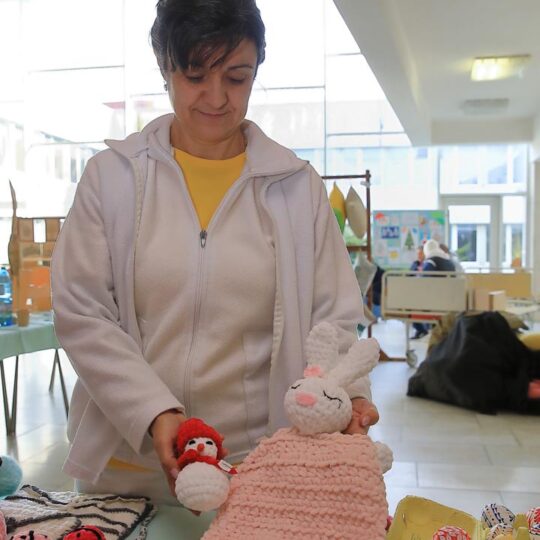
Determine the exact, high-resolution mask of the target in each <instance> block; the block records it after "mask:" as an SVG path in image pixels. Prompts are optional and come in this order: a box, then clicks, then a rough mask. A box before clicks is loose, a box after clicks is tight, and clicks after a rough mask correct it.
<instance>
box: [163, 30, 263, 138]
mask: <svg viewBox="0 0 540 540" xmlns="http://www.w3.org/2000/svg"><path fill="white" fill-rule="evenodd" d="M216 58H219V55H216ZM214 62H215V58H211V59H210V60H209V61H208V62H207V65H205V66H203V67H190V68H188V69H187V70H186V71H181V70H180V69H176V70H175V71H169V72H168V73H167V85H168V90H169V98H170V100H171V104H172V106H173V109H174V112H175V116H176V118H175V122H174V123H173V130H172V135H173V139H174V136H175V135H176V136H179V137H180V138H181V139H185V138H187V139H188V140H189V141H192V142H199V143H203V144H219V143H220V142H223V141H225V140H227V139H229V138H231V137H232V136H234V135H236V134H237V132H238V130H239V129H240V124H241V123H242V121H243V120H244V118H245V115H246V111H247V107H248V102H249V96H250V94H251V88H252V86H253V80H254V78H255V71H256V68H257V49H256V47H255V45H254V43H253V42H252V41H249V40H246V39H245V40H243V41H241V42H240V44H239V45H238V47H237V48H236V49H234V50H233V51H232V52H231V53H230V54H229V55H228V56H227V57H226V58H225V60H224V61H222V62H218V63H217V64H216V65H212V64H213V63H214ZM172 142H173V144H174V142H175V141H174V140H173V141H172Z"/></svg>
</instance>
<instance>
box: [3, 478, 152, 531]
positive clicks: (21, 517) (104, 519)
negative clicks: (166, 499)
mask: <svg viewBox="0 0 540 540" xmlns="http://www.w3.org/2000/svg"><path fill="white" fill-rule="evenodd" d="M0 510H1V511H2V512H3V513H4V516H5V518H6V525H7V532H8V535H15V534H17V533H20V532H23V531H27V530H28V529H34V530H36V531H39V532H40V533H42V534H46V535H47V536H49V538H51V540H62V538H63V537H64V536H65V535H66V534H68V533H69V532H71V531H74V530H75V529H77V528H79V527H82V526H84V525H95V526H97V527H99V528H100V529H101V530H102V531H103V533H104V534H105V537H106V538H107V540H125V539H126V538H127V537H128V536H129V535H130V534H131V533H132V532H133V531H134V530H135V528H136V527H137V526H138V525H141V528H140V532H139V535H138V536H137V540H145V538H146V529H147V527H146V525H147V524H148V523H149V522H150V520H151V519H152V518H153V517H154V515H155V512H156V508H155V507H154V505H153V504H152V503H151V502H150V501H149V500H148V499H147V498H145V497H131V498H130V497H121V496H119V495H81V494H79V493H75V492H72V491H62V492H47V491H44V490H42V489H39V488H37V487H35V486H29V485H25V486H23V487H22V488H21V489H20V490H19V491H18V492H17V493H15V494H14V495H11V496H10V497H6V498H5V499H4V500H1V501H0Z"/></svg>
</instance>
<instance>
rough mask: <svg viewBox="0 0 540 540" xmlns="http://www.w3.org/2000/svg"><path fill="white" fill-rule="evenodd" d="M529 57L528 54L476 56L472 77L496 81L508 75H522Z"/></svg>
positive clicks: (475, 79)
mask: <svg viewBox="0 0 540 540" xmlns="http://www.w3.org/2000/svg"><path fill="white" fill-rule="evenodd" d="M529 59H530V56H529V55H528V54H520V55H515V56H492V57H482V58H475V59H474V62H473V65H472V70H471V79H472V80H473V81H494V80H497V79H506V78H508V77H515V76H517V77H521V76H522V75H523V68H524V66H525V64H526V63H527V62H528V61H529Z"/></svg>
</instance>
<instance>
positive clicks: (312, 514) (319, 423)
mask: <svg viewBox="0 0 540 540" xmlns="http://www.w3.org/2000/svg"><path fill="white" fill-rule="evenodd" d="M306 357H307V362H308V365H307V368H306V369H305V372H304V378H303V379H299V380H297V381H296V382H295V383H294V384H292V385H291V387H290V389H289V390H288V391H287V393H286V396H285V410H286V412H287V415H288V417H289V419H290V421H291V422H292V424H293V427H291V428H282V429H280V430H278V431H277V432H276V433H274V434H273V435H272V436H271V437H270V438H267V439H263V440H262V441H261V442H260V444H259V445H258V446H257V448H255V450H253V451H252V452H251V453H250V454H249V455H248V456H247V457H246V459H245V460H244V462H243V463H242V464H241V465H240V466H239V467H238V474H236V475H235V476H233V478H232V479H231V487H230V492H229V497H228V499H227V501H226V502H225V503H224V504H223V506H221V508H220V509H219V511H218V514H217V517H216V519H215V520H214V521H213V522H212V525H211V526H210V528H209V530H208V531H207V532H206V534H205V535H204V536H203V540H222V539H223V538H227V540H245V539H246V538H257V539H259V538H260V539H262V538H264V539H268V540H270V539H272V540H274V539H275V540H277V539H280V540H281V539H284V538H324V539H325V540H385V538H386V531H385V529H386V525H387V518H388V503H387V501H386V490H385V486H384V480H383V476H382V472H383V470H387V469H388V468H389V467H390V463H391V460H392V452H391V451H390V449H389V448H387V447H386V446H385V445H382V444H377V443H373V441H372V440H371V439H370V438H369V437H368V436H367V435H362V434H355V435H348V434H343V433H342V431H343V430H344V429H345V428H346V427H347V425H348V424H349V422H350V420H351V416H352V404H351V400H350V398H349V396H348V394H347V392H346V388H347V386H349V385H350V384H351V383H353V382H354V381H355V380H356V379H357V378H358V377H361V376H363V375H366V374H367V373H368V372H369V371H370V370H371V369H372V368H373V366H374V365H375V364H376V363H377V361H378V358H379V346H378V345H377V342H376V341H375V340H372V339H367V340H366V339H364V340H361V341H359V342H357V343H355V344H354V345H353V346H352V347H351V348H350V350H349V351H348V353H347V355H346V356H345V357H344V358H342V359H341V360H340V359H339V357H338V339H337V330H336V329H335V328H334V327H333V326H332V325H331V324H329V323H321V324H319V325H317V326H316V327H315V328H313V330H312V331H311V333H310V335H309V338H308V340H307V342H306Z"/></svg>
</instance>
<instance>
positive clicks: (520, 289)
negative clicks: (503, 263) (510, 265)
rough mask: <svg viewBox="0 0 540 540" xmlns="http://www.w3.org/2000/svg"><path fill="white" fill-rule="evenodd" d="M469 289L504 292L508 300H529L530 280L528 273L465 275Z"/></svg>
mask: <svg viewBox="0 0 540 540" xmlns="http://www.w3.org/2000/svg"><path fill="white" fill-rule="evenodd" d="M466 275H467V281H468V282H469V288H471V289H485V290H487V291H505V292H506V296H508V297H509V298H531V297H532V278H531V274H530V272H515V273H511V274H510V273H508V274H506V273H502V272H490V273H486V274H482V273H471V274H466Z"/></svg>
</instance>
